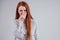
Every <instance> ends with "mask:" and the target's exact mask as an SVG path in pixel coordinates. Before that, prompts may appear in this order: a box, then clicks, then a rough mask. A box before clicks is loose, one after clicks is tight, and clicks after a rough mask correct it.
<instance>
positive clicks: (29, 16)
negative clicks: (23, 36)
mask: <svg viewBox="0 0 60 40" xmlns="http://www.w3.org/2000/svg"><path fill="white" fill-rule="evenodd" d="M20 6H24V7H25V8H26V11H27V15H26V20H25V25H26V30H27V38H29V40H30V37H31V19H33V18H32V16H31V13H30V8H29V6H28V4H27V3H26V2H24V1H21V2H19V3H18V5H17V8H16V16H15V19H18V18H19V17H20V15H19V13H18V8H19V7H20ZM27 40H28V39H27Z"/></svg>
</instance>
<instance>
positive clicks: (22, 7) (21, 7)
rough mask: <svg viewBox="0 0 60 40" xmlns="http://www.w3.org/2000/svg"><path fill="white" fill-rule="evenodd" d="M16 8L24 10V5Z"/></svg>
mask: <svg viewBox="0 0 60 40" xmlns="http://www.w3.org/2000/svg"><path fill="white" fill-rule="evenodd" d="M18 9H19V10H26V8H25V7H24V6H20V7H19V8H18Z"/></svg>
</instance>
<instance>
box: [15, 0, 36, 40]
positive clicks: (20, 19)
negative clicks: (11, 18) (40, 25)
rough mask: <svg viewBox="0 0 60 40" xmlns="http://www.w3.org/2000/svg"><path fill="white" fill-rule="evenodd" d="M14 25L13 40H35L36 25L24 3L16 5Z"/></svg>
mask: <svg viewBox="0 0 60 40" xmlns="http://www.w3.org/2000/svg"><path fill="white" fill-rule="evenodd" d="M15 24H16V30H15V31H14V36H15V40H37V32H36V31H37V25H36V23H35V21H34V19H33V17H32V16H31V13H30V8H29V6H28V4H27V3H26V2H24V1H21V2H19V3H18V4H17V8H16V16H15Z"/></svg>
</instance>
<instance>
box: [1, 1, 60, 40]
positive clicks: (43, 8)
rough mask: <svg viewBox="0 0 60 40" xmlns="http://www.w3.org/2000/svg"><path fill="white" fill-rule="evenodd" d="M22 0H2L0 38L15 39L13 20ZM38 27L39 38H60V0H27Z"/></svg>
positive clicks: (48, 39) (50, 39)
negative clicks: (18, 4)
mask: <svg viewBox="0 0 60 40" xmlns="http://www.w3.org/2000/svg"><path fill="white" fill-rule="evenodd" d="M19 1H20V0H0V40H14V36H13V30H14V24H13V20H14V17H15V9H16V6H17V3H18V2H19ZM25 1H26V2H27V3H28V4H29V6H30V10H31V14H32V16H33V17H34V19H35V21H36V23H37V28H38V32H37V33H38V40H60V0H25Z"/></svg>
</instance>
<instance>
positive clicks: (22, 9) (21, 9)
mask: <svg viewBox="0 0 60 40" xmlns="http://www.w3.org/2000/svg"><path fill="white" fill-rule="evenodd" d="M18 13H19V15H20V19H23V20H24V19H25V18H26V15H27V11H26V8H25V7H24V6H20V7H19V8H18Z"/></svg>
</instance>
